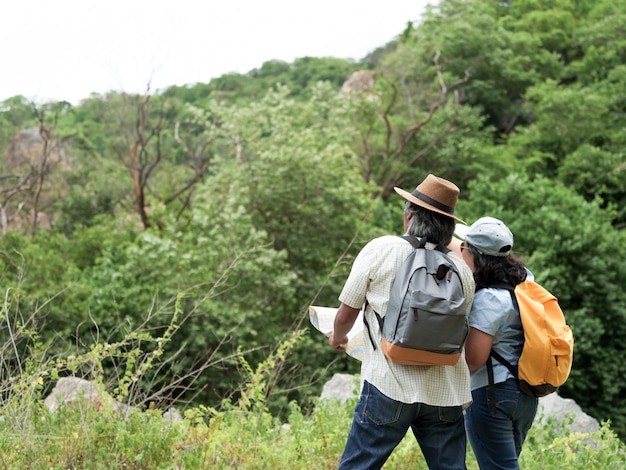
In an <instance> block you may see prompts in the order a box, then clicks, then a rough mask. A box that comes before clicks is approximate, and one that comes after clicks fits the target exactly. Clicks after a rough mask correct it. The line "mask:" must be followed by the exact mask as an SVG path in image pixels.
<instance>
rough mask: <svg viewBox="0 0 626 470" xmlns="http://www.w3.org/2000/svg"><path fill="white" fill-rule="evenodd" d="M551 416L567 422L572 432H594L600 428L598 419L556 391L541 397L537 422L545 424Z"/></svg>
mask: <svg viewBox="0 0 626 470" xmlns="http://www.w3.org/2000/svg"><path fill="white" fill-rule="evenodd" d="M550 417H554V418H555V419H556V420H557V421H559V422H565V423H569V421H570V420H573V421H572V422H571V423H569V424H567V428H568V429H569V430H570V431H571V432H582V433H590V434H593V433H595V432H596V431H598V430H599V429H600V424H599V423H598V421H597V420H596V419H595V418H593V417H591V416H589V415H588V414H587V413H585V412H584V411H583V410H582V409H581V408H580V406H578V404H577V403H576V402H575V401H574V400H572V399H571V398H562V397H561V396H559V395H558V394H556V393H551V394H550V395H547V396H545V397H542V398H540V399H539V408H538V409H537V417H536V418H535V423H541V424H545V423H546V422H547V421H548V419H549V418H550Z"/></svg>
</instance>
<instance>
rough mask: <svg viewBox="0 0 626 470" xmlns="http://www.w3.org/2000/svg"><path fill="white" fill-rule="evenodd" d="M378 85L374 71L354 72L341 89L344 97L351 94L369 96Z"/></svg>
mask: <svg viewBox="0 0 626 470" xmlns="http://www.w3.org/2000/svg"><path fill="white" fill-rule="evenodd" d="M375 84H376V72H374V71H372V70H358V71H356V72H354V73H353V74H352V75H351V76H350V78H348V80H346V81H345V82H344V84H343V86H342V87H341V93H342V94H344V95H347V94H350V93H358V94H369V93H370V92H371V91H372V89H373V88H374V85H375Z"/></svg>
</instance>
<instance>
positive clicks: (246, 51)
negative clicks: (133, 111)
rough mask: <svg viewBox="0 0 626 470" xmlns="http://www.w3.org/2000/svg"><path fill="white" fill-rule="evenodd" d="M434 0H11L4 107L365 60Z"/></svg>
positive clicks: (5, 33)
mask: <svg viewBox="0 0 626 470" xmlns="http://www.w3.org/2000/svg"><path fill="white" fill-rule="evenodd" d="M429 3H433V1H429V0H378V1H375V0H314V1H303V0H174V1H165V0H105V1H95V0H1V4H0V63H1V64H2V67H1V69H0V70H1V71H0V101H3V100H5V99H7V98H10V97H12V96H15V95H23V96H25V97H26V98H28V99H33V100H35V101H37V102H42V101H48V100H67V101H69V102H71V103H74V104H77V103H78V102H79V101H80V100H81V99H84V98H87V97H88V96H89V95H90V94H91V93H92V92H95V93H106V92H107V91H110V90H117V91H126V92H129V93H143V92H144V91H146V87H147V86H148V83H150V84H151V85H150V88H151V90H152V91H158V90H162V89H164V88H167V87H168V86H171V85H185V84H193V83H198V82H203V83H207V82H209V81H210V80H211V78H215V77H218V76H220V75H223V74H225V73H228V72H237V73H247V72H249V71H250V70H252V69H255V68H259V67H260V66H261V65H262V64H263V62H265V61H268V60H283V61H285V62H293V60H294V59H296V58H299V57H304V56H311V57H339V58H346V59H355V60H358V59H361V58H363V57H364V56H365V55H367V54H368V53H369V52H371V51H373V50H374V49H376V48H377V47H379V46H382V45H384V44H386V43H387V42H388V41H390V40H392V39H393V38H395V37H396V36H397V35H398V34H400V33H401V32H402V30H403V29H404V27H405V26H406V24H407V22H408V21H417V22H418V21H420V19H421V15H422V13H423V12H424V10H425V6H426V5H427V4H429Z"/></svg>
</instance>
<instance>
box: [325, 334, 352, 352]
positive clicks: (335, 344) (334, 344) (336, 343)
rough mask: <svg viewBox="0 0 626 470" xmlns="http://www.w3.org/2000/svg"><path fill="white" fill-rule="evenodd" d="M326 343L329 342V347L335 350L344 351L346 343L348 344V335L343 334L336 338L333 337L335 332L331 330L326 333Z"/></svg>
mask: <svg viewBox="0 0 626 470" xmlns="http://www.w3.org/2000/svg"><path fill="white" fill-rule="evenodd" d="M328 344H330V347H331V348H333V349H336V350H337V351H345V350H346V344H348V337H347V336H345V335H344V336H343V338H338V340H337V339H335V332H334V331H331V332H330V333H328Z"/></svg>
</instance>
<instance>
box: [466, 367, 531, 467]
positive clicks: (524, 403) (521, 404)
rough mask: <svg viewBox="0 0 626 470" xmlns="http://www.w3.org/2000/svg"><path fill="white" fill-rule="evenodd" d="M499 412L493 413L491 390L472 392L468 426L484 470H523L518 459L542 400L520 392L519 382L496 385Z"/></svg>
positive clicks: (468, 411)
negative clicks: (539, 402) (490, 408)
mask: <svg viewBox="0 0 626 470" xmlns="http://www.w3.org/2000/svg"><path fill="white" fill-rule="evenodd" d="M495 387H496V411H495V413H492V412H491V411H490V410H489V387H482V388H479V389H476V390H473V391H472V399H473V402H472V405H471V406H470V407H469V408H468V409H467V412H466V415H465V426H466V428H467V437H468V438H469V441H470V444H471V446H472V450H473V451H474V455H475V456H476V460H477V461H478V466H479V467H480V468H481V470H491V469H519V464H518V462H517V458H518V457H519V454H520V452H521V451H522V444H523V443H524V440H525V439H526V435H527V434H528V430H529V429H530V427H531V425H532V424H533V420H534V419H535V414H536V413H537V403H538V400H537V398H535V397H531V396H528V395H525V394H524V393H522V392H520V391H519V387H518V385H517V380H515V379H509V380H507V381H506V382H501V383H498V384H496V385H495Z"/></svg>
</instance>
